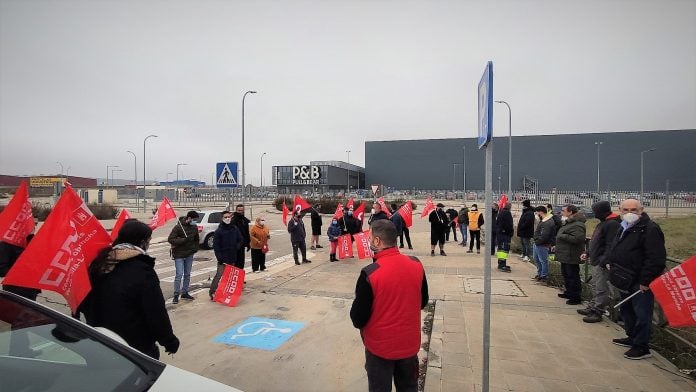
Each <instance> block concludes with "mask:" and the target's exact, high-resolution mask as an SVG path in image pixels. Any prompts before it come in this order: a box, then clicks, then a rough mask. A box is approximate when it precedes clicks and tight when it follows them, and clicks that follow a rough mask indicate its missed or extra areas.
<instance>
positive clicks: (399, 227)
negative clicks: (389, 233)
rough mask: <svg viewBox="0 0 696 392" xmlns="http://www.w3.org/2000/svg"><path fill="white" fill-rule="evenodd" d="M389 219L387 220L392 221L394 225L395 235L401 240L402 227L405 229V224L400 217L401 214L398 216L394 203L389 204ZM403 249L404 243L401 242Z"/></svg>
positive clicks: (402, 234) (402, 235)
mask: <svg viewBox="0 0 696 392" xmlns="http://www.w3.org/2000/svg"><path fill="white" fill-rule="evenodd" d="M390 207H391V217H389V220H390V221H392V223H393V224H394V227H396V235H397V236H399V237H401V238H403V237H404V227H406V224H405V223H404V218H402V217H401V214H399V211H398V210H397V209H396V203H392V204H391V206H390ZM403 247H404V242H403V241H401V248H403Z"/></svg>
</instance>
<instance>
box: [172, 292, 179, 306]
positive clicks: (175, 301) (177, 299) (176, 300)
mask: <svg viewBox="0 0 696 392" xmlns="http://www.w3.org/2000/svg"><path fill="white" fill-rule="evenodd" d="M172 303H173V304H178V303H179V294H177V295H175V296H174V299H172Z"/></svg>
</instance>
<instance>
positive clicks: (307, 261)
mask: <svg viewBox="0 0 696 392" xmlns="http://www.w3.org/2000/svg"><path fill="white" fill-rule="evenodd" d="M302 262H303V263H311V262H312V260H310V259H307V260H302Z"/></svg>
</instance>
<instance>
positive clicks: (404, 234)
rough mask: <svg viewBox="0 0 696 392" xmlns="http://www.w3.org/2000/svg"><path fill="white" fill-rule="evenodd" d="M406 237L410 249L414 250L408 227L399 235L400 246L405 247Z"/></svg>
mask: <svg viewBox="0 0 696 392" xmlns="http://www.w3.org/2000/svg"><path fill="white" fill-rule="evenodd" d="M404 236H406V243H408V247H409V248H413V246H411V235H410V234H409V230H408V227H406V225H404V230H403V231H402V232H401V234H400V235H399V244H400V245H401V246H404Z"/></svg>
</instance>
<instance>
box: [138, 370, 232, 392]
mask: <svg viewBox="0 0 696 392" xmlns="http://www.w3.org/2000/svg"><path fill="white" fill-rule="evenodd" d="M149 390H150V391H153V392H173V391H186V392H191V391H206V392H242V391H241V390H239V389H237V388H233V387H231V386H228V385H225V384H222V383H219V382H217V381H215V380H211V379H209V378H205V377H203V376H199V375H198V374H195V373H191V372H189V371H186V370H183V369H179V368H178V367H175V366H171V365H167V367H165V368H164V371H163V372H162V374H160V376H159V378H158V379H157V381H155V383H154V384H153V385H152V388H150V389H149Z"/></svg>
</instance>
